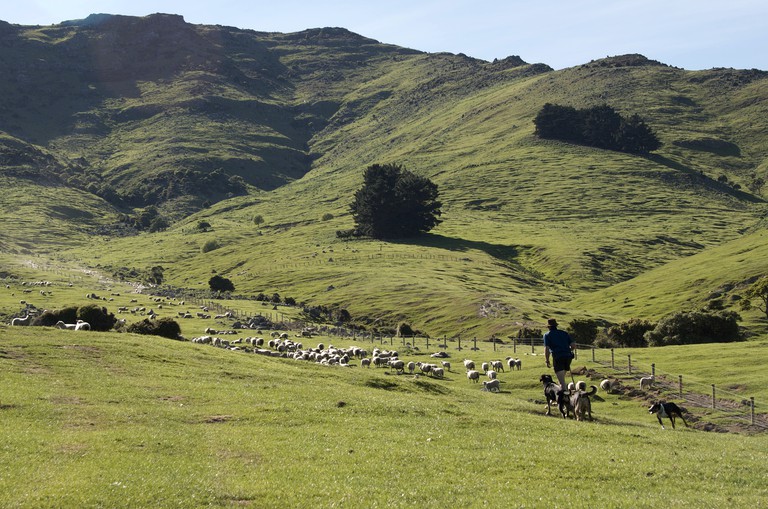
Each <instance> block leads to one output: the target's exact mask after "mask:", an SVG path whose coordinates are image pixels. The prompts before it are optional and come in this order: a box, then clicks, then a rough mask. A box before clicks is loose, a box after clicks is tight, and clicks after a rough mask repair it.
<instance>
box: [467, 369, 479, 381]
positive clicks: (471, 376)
mask: <svg viewBox="0 0 768 509" xmlns="http://www.w3.org/2000/svg"><path fill="white" fill-rule="evenodd" d="M467 379H468V380H469V381H470V382H477V381H478V380H480V372H479V371H475V370H474V369H470V370H469V371H467Z"/></svg>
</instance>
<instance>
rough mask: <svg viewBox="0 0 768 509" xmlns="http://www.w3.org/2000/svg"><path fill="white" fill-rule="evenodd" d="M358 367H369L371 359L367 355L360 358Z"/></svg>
mask: <svg viewBox="0 0 768 509" xmlns="http://www.w3.org/2000/svg"><path fill="white" fill-rule="evenodd" d="M360 367H361V368H370V367H371V359H369V358H368V357H365V358H363V359H360Z"/></svg>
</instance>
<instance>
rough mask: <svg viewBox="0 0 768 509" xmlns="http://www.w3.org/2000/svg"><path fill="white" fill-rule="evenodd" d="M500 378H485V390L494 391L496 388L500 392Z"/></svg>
mask: <svg viewBox="0 0 768 509" xmlns="http://www.w3.org/2000/svg"><path fill="white" fill-rule="evenodd" d="M499 383H500V382H499V380H498V379H495V380H483V390H484V391H493V390H494V389H495V390H496V392H499V390H500V389H499Z"/></svg>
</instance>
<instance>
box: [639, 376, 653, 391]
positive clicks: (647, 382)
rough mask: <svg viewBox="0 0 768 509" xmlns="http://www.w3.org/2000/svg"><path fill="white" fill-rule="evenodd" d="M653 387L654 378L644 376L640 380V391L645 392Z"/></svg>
mask: <svg viewBox="0 0 768 509" xmlns="http://www.w3.org/2000/svg"><path fill="white" fill-rule="evenodd" d="M651 385H653V376H644V377H643V378H641V379H640V390H641V391H645V390H648V389H650V388H651Z"/></svg>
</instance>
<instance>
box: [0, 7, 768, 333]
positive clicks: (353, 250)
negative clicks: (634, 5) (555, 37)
mask: <svg viewBox="0 0 768 509" xmlns="http://www.w3.org/2000/svg"><path fill="white" fill-rule="evenodd" d="M0 38H1V40H2V44H3V51H2V52H0V70H1V71H2V74H3V75H4V76H9V79H7V80H3V81H2V82H1V84H0V87H1V89H0V92H1V93H0V131H1V132H2V133H3V134H2V136H1V137H0V176H1V177H2V178H3V179H4V182H3V184H4V188H8V189H13V190H14V192H12V193H6V195H5V196H4V198H3V201H2V202H0V204H2V210H3V219H4V224H10V225H14V226H13V227H11V228H8V229H6V230H4V231H3V232H0V249H2V250H3V252H4V253H5V254H6V255H9V256H10V255H12V256H19V257H24V256H29V255H39V256H47V257H53V258H55V259H56V260H58V261H59V262H61V263H74V262H77V263H85V264H88V265H92V266H96V265H98V266H99V267H100V268H101V269H102V270H104V271H106V272H109V271H111V270H115V269H117V268H119V267H130V268H139V269H144V268H147V267H150V266H153V265H158V264H159V265H162V266H163V267H165V268H166V281H167V282H168V283H169V284H171V285H174V286H177V287H181V288H205V287H206V286H207V285H206V282H207V280H208V278H210V276H211V274H212V273H213V272H215V273H218V274H221V275H224V276H226V277H228V278H231V279H232V281H233V282H234V283H235V286H236V289H237V293H242V294H246V295H248V294H255V293H258V292H262V291H263V292H268V293H270V294H271V293H272V292H279V293H280V294H281V295H284V296H293V297H295V298H296V299H297V300H298V301H305V302H309V303H313V304H318V305H327V306H332V307H337V308H343V309H348V310H349V311H350V313H351V315H352V316H353V318H354V319H357V320H360V323H364V324H369V325H371V324H378V323H380V324H387V325H388V326H392V325H393V324H395V323H396V322H397V321H399V320H407V321H409V322H412V323H413V324H414V326H415V327H417V328H419V329H422V330H425V331H427V332H429V333H432V334H447V335H454V334H511V333H513V332H514V331H515V330H516V328H519V327H520V326H521V325H522V324H528V323H532V324H537V323H541V321H542V319H543V317H545V316H547V315H551V314H557V315H560V316H563V317H566V318H567V317H571V318H572V317H583V316H600V317H604V318H607V319H610V320H622V319H627V318H630V317H634V316H648V317H659V316H662V315H664V314H666V313H669V312H671V311H676V310H678V309H681V308H690V307H695V306H699V305H702V304H704V303H706V302H707V301H708V299H709V298H710V294H711V292H713V291H716V290H717V289H718V288H721V287H722V286H723V284H726V283H727V284H728V292H731V293H738V291H739V288H740V284H741V283H742V282H743V281H746V280H747V279H749V278H751V277H754V276H756V275H759V274H764V273H765V272H766V270H767V269H768V263H766V262H765V261H764V260H765V257H762V256H759V255H758V254H757V253H761V252H762V251H764V249H765V240H764V236H763V235H762V232H763V231H764V226H765V225H764V223H763V220H764V217H765V213H766V204H765V198H766V196H768V188H766V187H764V186H763V183H764V181H765V179H766V177H767V175H768V143H767V141H768V140H766V137H767V136H768V133H766V131H765V128H764V125H765V124H764V119H765V117H766V114H767V113H768V73H766V72H763V71H758V70H735V69H712V70H708V71H696V72H693V71H686V70H683V69H678V68H673V67H669V66H667V65H664V64H663V63H659V62H656V61H654V60H651V59H648V58H645V57H643V56H640V55H625V56H619V57H610V58H606V59H602V60H598V61H594V62H589V63H585V64H584V65H581V66H577V67H573V68H569V69H564V70H561V71H553V70H552V69H551V68H549V67H548V66H546V65H545V64H541V63H536V64H529V63H526V62H524V61H523V60H521V59H520V58H518V57H509V58H507V59H504V60H500V61H495V62H484V61H480V60H476V59H471V58H468V57H466V56H464V55H452V54H428V53H423V52H419V51H416V50H412V49H406V48H399V47H396V46H392V45H387V44H383V43H379V42H377V41H374V40H371V39H368V38H365V37H363V36H360V35H357V34H353V33H351V32H349V31H347V30H344V29H340V28H322V29H310V30H306V31H303V32H298V33H293V34H276V33H264V32H254V31H249V30H240V29H236V28H231V27H220V26H204V25H191V24H187V23H185V22H184V20H183V19H182V18H180V17H178V16H172V15H159V14H158V15H152V16H147V17H145V18H131V17H126V16H102V15H93V16H90V17H89V18H87V19H85V20H79V21H73V22H67V23H62V24H61V25H55V26H50V27H22V26H16V25H9V24H0ZM547 102H551V103H557V104H566V105H570V106H574V107H588V106H593V105H599V104H609V105H611V106H613V107H614V108H616V109H617V110H618V111H620V112H621V113H622V114H627V115H629V114H633V113H639V114H640V115H642V116H643V117H644V119H645V120H646V122H647V123H648V124H649V125H650V126H651V127H652V128H653V129H654V130H655V131H656V132H657V134H658V136H659V138H660V139H661V141H662V142H663V147H662V148H661V149H660V150H659V151H657V152H656V153H654V154H652V155H650V156H648V157H640V156H634V155H628V154H622V153H617V152H610V151H605V150H599V149H594V148H589V147H583V146H575V145H569V144H565V143H560V142H553V141H544V140H540V139H538V138H537V137H536V136H535V135H534V126H533V122H532V121H533V118H534V117H535V115H536V113H537V112H538V111H539V109H540V108H541V106H542V105H543V104H545V103H547ZM387 162H395V163H400V164H404V165H405V166H406V167H407V168H408V169H410V170H412V171H414V172H416V173H418V174H420V175H424V176H427V177H429V178H430V179H432V180H433V181H434V182H435V183H437V184H438V186H439V189H440V191H441V200H442V201H443V204H444V207H443V220H444V222H443V223H442V224H441V225H440V226H439V227H438V228H437V229H435V230H434V231H432V232H430V233H429V234H427V235H425V236H424V237H422V238H418V239H410V240H408V241H398V242H378V241H370V240H361V241H349V242H347V241H341V240H338V239H337V238H336V236H335V232H336V231H337V230H341V229H347V228H350V227H352V226H353V224H352V220H351V217H350V216H349V212H348V206H349V203H350V200H351V196H352V195H353V193H354V191H355V190H356V189H357V188H358V187H359V186H360V184H361V182H362V171H363V169H364V168H365V167H366V166H367V165H370V164H373V163H387ZM30 197H44V200H43V201H45V203H46V205H45V206H43V205H42V204H40V200H31V199H30ZM59 202H60V203H59ZM206 202H207V203H206ZM30 204H34V205H30ZM148 205H156V206H158V208H159V209H160V211H161V213H162V214H163V215H165V216H167V217H168V219H169V221H170V223H171V224H170V227H169V228H168V229H167V230H165V231H161V232H158V233H152V234H149V233H140V234H135V235H133V234H132V235H130V236H125V233H126V232H125V231H123V230H121V229H120V228H117V227H116V226H115V225H119V224H120V221H121V218H122V219H124V216H126V215H132V214H136V213H137V212H138V211H140V209H141V208H143V207H146V206H148ZM204 205H205V206H204ZM256 216H261V217H262V218H263V219H264V223H263V224H260V225H256V224H254V222H253V218H254V217H256ZM200 221H206V222H208V223H210V224H211V225H212V228H211V229H209V230H207V231H201V230H199V229H198V228H196V225H197V224H198V223H199V222H200ZM118 232H119V233H120V235H117V233H118ZM128 233H136V232H128ZM57 239H62V240H61V241H60V242H59V240H57ZM209 240H216V241H217V242H219V244H220V245H221V247H220V248H219V249H216V250H214V251H209V252H207V253H203V252H202V249H201V248H202V246H203V245H204V244H205V242H206V241H209ZM736 253H747V254H744V255H743V256H742V258H744V259H745V260H746V261H745V262H744V263H736V260H738V259H740V258H739V255H738V254H736ZM654 274H655V275H654ZM661 282H663V284H661ZM694 283H695V284H694ZM649 288H652V289H653V290H649ZM655 292H658V293H659V294H658V295H657V294H655ZM617 302H621V305H619V304H617ZM630 302H631V303H632V305H631V306H630V305H625V304H628V303H630ZM745 319H746V320H747V321H749V322H753V323H754V322H755V321H757V320H758V319H759V316H758V315H757V314H746V315H745Z"/></svg>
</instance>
